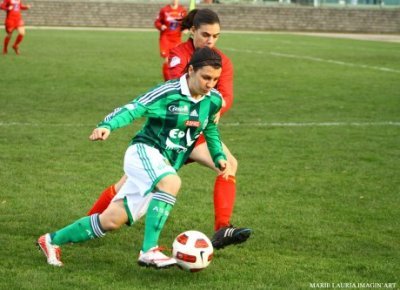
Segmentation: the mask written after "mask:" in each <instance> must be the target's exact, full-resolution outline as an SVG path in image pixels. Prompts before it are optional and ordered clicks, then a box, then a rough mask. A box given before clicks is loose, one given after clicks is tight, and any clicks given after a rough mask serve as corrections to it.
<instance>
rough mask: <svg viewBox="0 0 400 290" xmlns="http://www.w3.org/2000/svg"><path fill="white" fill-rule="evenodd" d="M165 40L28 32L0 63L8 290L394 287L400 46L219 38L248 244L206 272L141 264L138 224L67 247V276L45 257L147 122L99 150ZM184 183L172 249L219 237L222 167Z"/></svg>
mask: <svg viewBox="0 0 400 290" xmlns="http://www.w3.org/2000/svg"><path fill="white" fill-rule="evenodd" d="M0 36H1V38H3V36H4V32H2V33H0ZM157 37H158V36H157V34H156V33H155V32H154V33H151V32H116V31H115V32H111V31H108V32H107V31H63V30H28V32H27V36H26V38H25V40H24V42H23V43H22V46H21V52H22V55H20V56H18V57H17V56H15V55H14V54H13V53H11V52H10V54H9V55H6V56H2V57H0V67H1V83H0V152H1V154H0V188H1V189H0V193H1V195H0V243H1V247H0V265H1V266H0V288H1V289H190V288H191V289H312V287H311V284H310V283H397V284H396V288H399V285H400V284H399V283H400V280H399V273H400V266H399V265H400V264H399V261H400V243H399V241H400V231H399V229H400V222H399V215H400V207H399V204H400V178H399V172H400V171H399V169H400V146H399V145H400V126H399V125H398V122H399V121H400V82H399V79H400V54H399V51H400V44H395V43H383V42H372V41H371V42H369V41H356V40H344V39H330V38H318V37H310V36H300V35H289V34H240V33H232V34H224V35H222V37H221V39H220V42H219V47H220V48H221V49H222V50H224V51H225V52H226V54H227V55H229V56H230V57H231V59H232V61H233V62H234V65H235V96H236V98H235V103H234V107H233V108H232V110H231V111H230V112H229V114H227V115H226V117H224V118H223V120H222V122H221V126H220V129H221V134H222V137H223V140H224V141H225V143H226V144H227V145H228V146H229V147H230V149H231V151H232V152H233V153H234V155H235V156H236V157H237V159H238V160H239V172H238V193H237V201H236V207H235V213H234V218H233V222H234V224H237V225H239V226H248V227H251V228H253V230H254V234H253V235H252V237H251V238H250V239H249V241H248V242H247V243H245V244H243V245H240V246H235V247H229V248H226V249H224V250H221V251H217V252H216V253H215V258H214V260H213V262H212V264H211V265H210V267H209V268H208V269H206V270H204V271H202V272H199V273H196V274H190V273H187V272H183V271H180V270H179V269H169V270H165V271H155V270H151V269H142V268H141V267H139V266H137V264H136V259H137V255H138V252H139V250H140V246H141V242H142V237H143V221H141V222H139V223H138V224H137V225H135V226H134V227H131V228H128V227H123V228H122V229H120V230H119V231H118V232H115V233H110V234H108V235H107V236H106V237H105V238H104V239H101V240H95V241H90V242H87V243H84V244H76V245H66V246H64V247H63V261H64V263H65V267H63V268H57V269H56V268H52V267H50V266H48V265H47V264H46V263H45V260H44V258H43V256H42V255H41V253H40V252H39V251H38V250H37V249H36V248H35V246H34V242H35V241H36V239H37V237H38V236H39V235H41V234H43V233H45V232H47V231H54V230H56V229H58V228H60V227H62V226H64V225H66V224H68V223H70V222H72V221H74V220H76V219H78V218H80V217H81V216H83V215H84V214H85V213H86V211H87V210H88V208H89V207H90V205H91V204H92V202H93V201H94V200H95V199H96V197H97V196H98V194H99V193H100V192H101V190H102V189H103V188H104V187H106V186H108V185H109V184H111V183H113V182H115V181H117V179H118V178H119V176H120V175H121V174H122V158H123V154H124V151H125V149H126V146H127V144H128V142H129V140H130V138H131V136H132V135H133V134H134V132H135V131H136V130H137V129H138V128H139V126H140V122H139V123H137V124H134V125H133V126H131V127H128V128H125V129H122V130H120V131H118V132H116V133H115V134H113V135H112V136H111V138H110V139H109V140H108V141H107V142H104V143H91V142H89V141H88V136H89V133H90V132H91V130H92V128H93V127H94V126H95V125H96V124H97V123H98V122H99V121H100V120H101V119H102V118H103V117H104V116H105V115H106V114H107V113H109V112H110V111H112V109H114V108H115V107H117V106H119V105H122V104H125V103H127V102H128V101H130V100H131V99H133V98H134V97H135V96H137V95H138V94H139V93H142V92H144V91H145V90H147V89H148V88H150V87H151V86H153V85H155V84H157V83H158V82H160V81H161V58H160V57H159V54H158V40H157ZM388 122H397V123H392V124H391V123H388ZM276 123H279V124H280V125H279V124H276ZM290 123H293V124H292V125H290ZM355 123H357V124H358V125H357V124H355ZM274 124H275V125H274ZM295 124H297V126H295ZM181 176H182V179H183V187H182V190H181V193H180V195H179V198H178V202H177V204H176V206H175V208H174V211H173V214H172V215H171V218H170V219H169V221H168V223H167V225H166V227H165V229H164V231H163V233H162V237H161V241H160V242H161V244H163V245H166V246H169V247H170V246H171V243H172V241H173V239H174V237H175V236H176V235H177V234H178V233H180V232H181V231H184V230H188V229H197V230H200V231H203V232H205V233H206V234H208V235H211V234H212V227H213V205H212V187H213V182H214V174H213V173H212V172H211V171H208V170H207V169H205V168H202V167H200V166H198V165H195V164H192V165H189V166H185V167H184V168H183V169H182V170H181ZM382 285H383V284H382ZM382 288H383V287H382Z"/></svg>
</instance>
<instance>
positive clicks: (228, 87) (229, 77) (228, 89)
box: [216, 57, 233, 114]
mask: <svg viewBox="0 0 400 290" xmlns="http://www.w3.org/2000/svg"><path fill="white" fill-rule="evenodd" d="M224 60H225V61H224V62H223V63H222V72H221V76H220V78H219V81H218V83H217V87H216V88H217V89H218V91H219V92H220V93H221V94H222V97H223V98H224V101H225V105H224V106H223V107H222V109H221V114H224V113H225V112H226V111H228V110H229V109H230V108H231V107H232V104H233V65H232V62H231V61H230V59H229V58H227V57H225V58H224Z"/></svg>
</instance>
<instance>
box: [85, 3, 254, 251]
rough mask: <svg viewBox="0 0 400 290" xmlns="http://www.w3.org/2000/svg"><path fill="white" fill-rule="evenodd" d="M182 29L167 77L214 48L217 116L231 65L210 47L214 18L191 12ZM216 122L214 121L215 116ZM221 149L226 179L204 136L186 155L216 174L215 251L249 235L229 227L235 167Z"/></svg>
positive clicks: (109, 194)
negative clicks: (218, 64) (185, 34)
mask: <svg viewBox="0 0 400 290" xmlns="http://www.w3.org/2000/svg"><path fill="white" fill-rule="evenodd" d="M182 29H189V30H190V33H191V35H192V37H191V38H190V39H189V40H187V41H186V42H184V43H182V44H180V45H178V46H177V47H175V48H173V49H171V51H170V56H169V62H168V66H169V77H170V78H179V77H180V76H181V75H182V74H183V73H184V72H185V69H186V67H187V65H188V63H189V61H190V58H191V56H192V55H193V53H194V51H195V49H196V48H202V47H205V46H208V47H210V48H213V49H215V51H216V52H217V53H218V54H219V55H220V56H221V59H222V72H221V75H220V78H219V80H218V83H217V85H216V88H218V90H219V91H220V92H221V94H222V97H223V100H224V104H223V107H222V109H221V112H220V114H223V113H225V112H226V111H227V110H228V109H229V108H230V107H231V106H232V103H233V65H232V62H231V61H230V59H229V58H228V57H227V56H226V55H224V54H223V53H222V52H221V51H219V50H217V49H216V48H215V47H214V46H215V44H216V42H217V40H218V37H219V34H220V23H219V18H218V15H217V14H216V13H215V12H213V11H212V10H210V9H200V10H192V11H191V12H190V13H189V14H188V15H187V17H185V19H184V20H183V21H182ZM216 119H217V120H216V121H217V122H218V119H219V117H218V118H216ZM222 147H223V151H224V153H225V155H226V156H227V161H228V163H229V165H230V172H229V176H228V178H227V179H226V178H224V177H223V176H222V175H221V172H220V171H219V170H218V169H217V168H216V167H215V165H214V164H213V162H212V159H211V156H210V153H209V151H208V148H207V144H206V143H205V140H204V137H202V136H200V137H199V139H198V140H197V142H196V145H195V148H194V149H193V151H192V153H191V154H190V156H189V158H190V159H191V160H192V161H194V162H197V163H198V164H201V165H204V166H207V167H208V168H210V169H212V170H214V171H215V172H216V173H217V178H216V180H215V184H214V214H215V223H214V230H215V234H214V236H213V237H212V239H211V241H212V244H213V247H214V248H216V249H221V248H224V247H225V246H228V245H231V244H238V243H243V242H245V241H246V240H247V239H248V238H249V236H250V235H251V229H249V228H237V227H233V226H232V225H231V222H230V220H231V216H232V213H233V208H234V204H235V197H236V177H235V176H236V172H237V167H238V164H237V160H236V158H235V157H234V156H233V155H232V153H231V152H230V151H229V149H228V147H227V146H226V145H225V144H223V143H222ZM125 181H126V176H124V177H122V178H121V179H120V181H118V182H117V183H116V184H114V185H112V186H110V187H108V188H107V189H105V190H104V191H103V193H102V194H101V195H100V197H99V199H98V200H97V202H96V203H95V204H94V205H93V207H92V209H91V210H90V211H89V213H88V214H89V215H91V214H94V213H100V212H102V211H104V209H105V208H106V207H107V206H108V204H109V203H110V202H111V200H112V198H113V197H114V196H115V194H116V192H118V191H119V189H120V188H121V186H122V185H123V184H124V183H125Z"/></svg>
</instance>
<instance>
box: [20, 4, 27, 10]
mask: <svg viewBox="0 0 400 290" xmlns="http://www.w3.org/2000/svg"><path fill="white" fill-rule="evenodd" d="M19 7H20V8H21V10H28V6H26V5H24V4H22V3H21V4H20V6H19Z"/></svg>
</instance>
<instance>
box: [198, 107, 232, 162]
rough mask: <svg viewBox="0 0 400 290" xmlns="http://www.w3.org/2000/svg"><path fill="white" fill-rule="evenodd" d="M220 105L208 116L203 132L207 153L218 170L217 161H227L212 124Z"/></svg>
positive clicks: (217, 132)
mask: <svg viewBox="0 0 400 290" xmlns="http://www.w3.org/2000/svg"><path fill="white" fill-rule="evenodd" d="M221 103H222V101H220V102H219V104H218V106H217V108H216V110H215V112H214V114H212V116H210V118H209V122H208V123H207V126H206V127H205V128H204V130H203V134H204V137H205V139H206V142H207V147H208V151H209V152H210V154H211V158H212V160H213V162H214V165H215V167H217V168H219V160H221V159H222V160H227V158H226V155H225V153H224V151H223V149H222V143H221V137H220V135H219V131H218V127H217V124H216V123H215V122H214V119H215V114H216V113H217V112H218V111H219V110H220V109H221Z"/></svg>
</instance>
